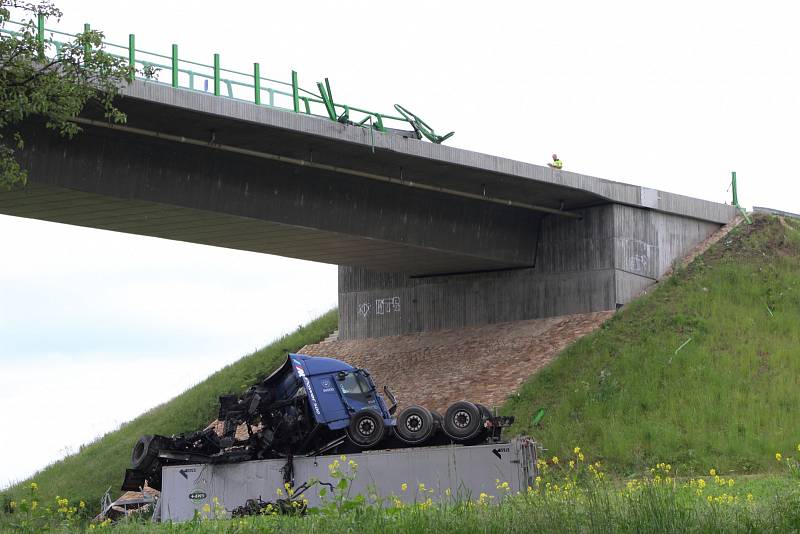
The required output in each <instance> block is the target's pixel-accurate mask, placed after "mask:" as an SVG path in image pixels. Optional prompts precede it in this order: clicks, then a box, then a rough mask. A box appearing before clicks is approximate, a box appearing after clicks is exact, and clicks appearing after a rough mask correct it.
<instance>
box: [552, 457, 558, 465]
mask: <svg viewBox="0 0 800 534" xmlns="http://www.w3.org/2000/svg"><path fill="white" fill-rule="evenodd" d="M550 461H551V462H553V463H554V464H557V463H558V456H553V458H552V459H551V460H550Z"/></svg>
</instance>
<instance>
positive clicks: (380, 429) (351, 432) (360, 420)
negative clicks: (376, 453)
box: [347, 408, 386, 449]
mask: <svg viewBox="0 0 800 534" xmlns="http://www.w3.org/2000/svg"><path fill="white" fill-rule="evenodd" d="M385 433H386V425H385V424H384V422H383V417H381V416H380V414H379V413H378V412H376V411H375V410H372V409H370V408H366V409H364V410H361V411H359V412H357V413H356V414H355V415H354V416H353V418H352V419H351V420H350V426H348V427H347V437H348V438H349V439H350V441H351V442H353V444H354V445H356V446H358V447H361V448H362V449H369V448H370V447H374V446H375V445H377V444H378V443H379V442H380V441H381V440H382V439H383V435H384V434H385Z"/></svg>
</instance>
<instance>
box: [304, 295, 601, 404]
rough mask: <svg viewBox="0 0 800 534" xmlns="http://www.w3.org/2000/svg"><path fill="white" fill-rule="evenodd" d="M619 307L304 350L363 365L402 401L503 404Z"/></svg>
mask: <svg viewBox="0 0 800 534" xmlns="http://www.w3.org/2000/svg"><path fill="white" fill-rule="evenodd" d="M613 314H614V312H613V311H605V312H595V313H584V314H575V315H566V316H561V317H551V318H547V319H533V320H528V321H515V322H509V323H499V324H493V325H483V326H474V327H467V328H460V329H454V330H443V331H438V332H422V333H417V334H408V335H402V336H389V337H382V338H374V339H358V340H337V341H330V342H326V343H318V344H316V345H308V346H306V347H304V348H303V349H301V350H300V352H301V353H303V354H309V355H312V356H329V357H332V358H337V359H340V360H343V361H346V362H348V363H349V364H351V365H354V366H356V367H363V368H365V369H367V370H369V372H370V373H371V374H372V377H373V379H374V380H375V382H376V384H377V385H378V387H380V388H382V387H383V385H384V384H386V385H389V386H390V387H391V388H392V390H393V391H394V393H395V395H396V396H397V398H398V401H399V402H400V405H401V406H408V405H410V404H421V405H423V406H426V407H428V408H431V409H434V410H440V411H444V410H445V409H446V408H447V406H449V405H450V404H452V403H453V402H455V401H458V400H462V399H468V400H472V401H474V402H480V403H483V404H486V405H487V406H500V405H502V404H503V402H504V401H505V399H506V397H508V396H509V395H511V394H512V393H514V392H515V391H516V390H517V389H519V387H520V386H521V385H522V383H523V382H524V381H525V380H527V379H528V378H529V377H530V376H531V375H532V374H534V373H535V372H537V371H538V370H539V369H541V368H542V367H543V366H544V365H546V364H548V363H549V362H551V361H552V360H553V359H554V358H555V357H556V356H557V355H558V354H559V353H560V352H561V351H562V350H564V348H566V346H567V345H569V344H570V343H572V342H573V341H575V340H576V339H578V338H580V337H582V336H585V335H586V334H588V333H590V332H592V331H594V330H595V329H597V328H598V327H599V326H600V325H601V324H602V323H603V322H604V321H606V320H607V319H609V318H610V317H611V316H612V315H613Z"/></svg>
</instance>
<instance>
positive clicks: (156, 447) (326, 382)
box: [122, 354, 513, 490]
mask: <svg viewBox="0 0 800 534" xmlns="http://www.w3.org/2000/svg"><path fill="white" fill-rule="evenodd" d="M384 393H385V394H386V396H387V398H388V399H389V401H390V402H391V406H387V403H386V402H385V401H384V399H383V398H382V396H381V395H380V394H379V393H378V391H377V389H376V387H375V383H374V382H373V381H372V378H371V377H370V374H369V372H367V371H366V370H365V369H357V368H355V367H352V366H350V365H348V364H346V363H344V362H342V361H339V360H335V359H333V358H323V357H311V356H305V355H301V354H289V355H288V357H287V359H286V362H284V364H283V365H282V366H281V367H280V368H278V369H277V370H276V371H275V372H274V373H272V374H271V375H270V376H268V377H267V378H265V379H264V380H262V381H261V382H259V383H258V384H256V385H254V386H252V387H250V388H249V389H248V390H247V391H246V392H245V393H244V394H242V395H240V396H236V395H226V396H223V397H220V406H219V414H218V419H219V421H221V422H222V425H223V428H222V432H221V433H218V432H217V431H216V430H215V428H214V426H210V427H208V428H206V429H204V430H200V431H196V432H191V433H187V434H180V435H177V436H159V435H147V436H142V437H141V438H140V439H139V441H138V442H137V443H136V445H135V446H134V448H133V452H132V454H131V467H132V468H131V469H128V470H127V471H126V473H125V481H124V483H123V485H122V489H123V490H138V489H140V488H142V487H143V486H144V485H145V481H146V482H147V484H148V485H149V486H150V487H151V488H155V489H160V487H161V468H162V467H163V466H167V465H176V464H197V463H228V462H241V461H246V460H260V459H268V458H288V459H291V457H292V456H311V455H318V454H322V453H324V452H328V451H332V452H354V451H358V450H363V449H371V448H376V447H378V446H379V445H381V444H382V443H388V442H390V441H391V442H393V444H394V445H395V446H400V447H404V446H405V447H408V446H418V445H422V444H425V443H430V442H435V441H437V440H438V441H439V442H443V441H447V442H459V443H476V442H479V441H487V440H489V439H492V440H495V441H497V440H499V439H500V432H501V430H502V428H503V427H504V426H507V425H509V424H511V422H513V421H512V420H511V418H506V417H496V416H493V415H492V413H491V412H490V411H489V409H488V408H486V407H485V406H482V405H480V404H473V403H471V402H467V401H460V402H457V403H455V404H453V405H452V406H451V407H450V408H448V410H447V412H446V413H445V417H444V418H442V417H441V416H440V415H439V414H437V413H436V412H433V411H430V410H427V409H426V408H423V407H421V406H409V407H408V408H406V409H404V410H403V411H402V412H401V413H400V414H399V415H398V417H397V418H395V417H394V412H395V410H396V407H397V402H396V400H395V398H394V396H393V395H392V393H391V391H390V390H389V388H388V387H385V388H384ZM242 425H244V428H246V430H247V436H246V437H241V438H240V437H237V435H236V431H237V428H239V427H240V426H242ZM439 430H443V431H444V432H443V433H442V432H439Z"/></svg>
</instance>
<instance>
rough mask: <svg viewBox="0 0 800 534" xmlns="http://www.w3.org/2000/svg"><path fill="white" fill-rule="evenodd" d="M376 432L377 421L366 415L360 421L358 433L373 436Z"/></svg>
mask: <svg viewBox="0 0 800 534" xmlns="http://www.w3.org/2000/svg"><path fill="white" fill-rule="evenodd" d="M374 432H375V421H373V420H372V419H370V418H368V417H365V418H364V419H362V420H361V421H359V422H358V433H359V434H361V435H362V436H371V435H372V434H373V433H374Z"/></svg>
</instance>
